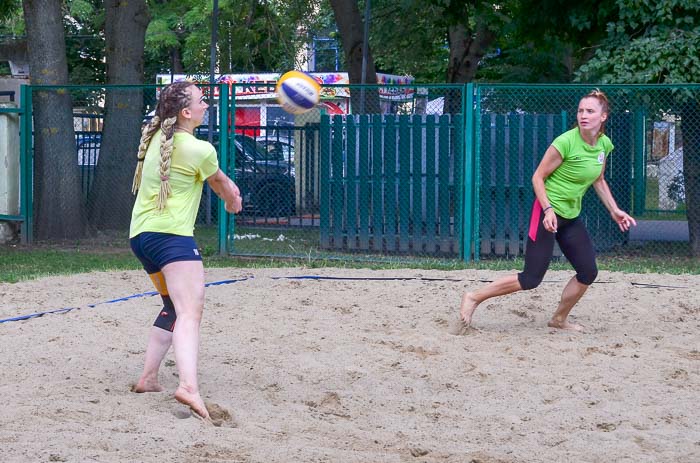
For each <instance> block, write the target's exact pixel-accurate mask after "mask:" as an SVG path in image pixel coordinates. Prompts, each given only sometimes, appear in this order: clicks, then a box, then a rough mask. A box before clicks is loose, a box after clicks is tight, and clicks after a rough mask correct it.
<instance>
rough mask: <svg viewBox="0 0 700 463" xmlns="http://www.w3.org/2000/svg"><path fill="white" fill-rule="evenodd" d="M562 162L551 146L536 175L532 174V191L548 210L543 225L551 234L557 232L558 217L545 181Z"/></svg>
mask: <svg viewBox="0 0 700 463" xmlns="http://www.w3.org/2000/svg"><path fill="white" fill-rule="evenodd" d="M562 162H564V160H563V159H562V157H561V154H559V151H558V150H557V149H556V148H555V147H554V146H553V145H550V146H549V148H547V151H545V152H544V156H543V157H542V160H541V161H540V164H539V165H538V166H537V169H536V170H535V173H534V174H532V189H533V190H534V192H535V196H536V197H537V201H539V203H540V206H542V209H546V211H545V214H544V220H543V221H542V223H543V224H544V228H545V230H547V231H550V232H556V231H557V216H556V214H555V213H554V209H552V208H551V207H550V206H551V204H550V203H549V199H548V198H547V191H546V190H545V188H544V181H545V180H546V179H547V177H549V176H550V175H552V172H554V171H555V170H556V169H557V167H559V166H560V165H561V163H562ZM548 208H549V209H548Z"/></svg>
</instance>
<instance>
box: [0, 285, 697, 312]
mask: <svg viewBox="0 0 700 463" xmlns="http://www.w3.org/2000/svg"><path fill="white" fill-rule="evenodd" d="M253 278H254V277H246V278H239V279H233V280H221V281H214V282H211V283H205V284H204V287H205V288H208V287H209V286H221V285H229V284H231V283H238V282H239V281H246V280H251V279H253ZM270 278H271V279H273V280H336V281H338V280H341V281H343V280H345V281H348V280H350V281H410V280H418V281H456V282H460V281H479V282H481V283H488V282H490V281H491V280H465V279H461V278H424V277H333V276H320V275H300V276H283V277H270ZM544 282H548V283H559V281H550V280H544V281H543V283H544ZM596 283H599V284H600V283H613V282H612V281H599V282H596ZM631 284H632V286H636V287H640V288H671V289H682V288H687V286H667V285H656V284H649V283H635V282H632V283H631ZM157 294H158V291H148V292H145V293H140V294H132V295H131V296H125V297H120V298H118V299H111V300H109V301H102V302H97V303H95V304H89V305H87V306H86V307H87V308H90V309H91V308H93V307H97V306H98V305H103V304H113V303H115V302H123V301H128V300H129V299H136V298H139V297H151V296H156V295H157ZM76 309H80V307H64V308H62V309H54V310H47V311H45V312H36V313H32V314H28V315H20V316H17V317H11V318H5V319H2V320H0V323H7V322H15V321H21V320H29V319H31V318H38V317H41V316H43V315H47V314H59V313H67V312H70V311H71V310H76Z"/></svg>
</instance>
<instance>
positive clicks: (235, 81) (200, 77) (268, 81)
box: [156, 72, 415, 100]
mask: <svg viewBox="0 0 700 463" xmlns="http://www.w3.org/2000/svg"><path fill="white" fill-rule="evenodd" d="M307 74H309V75H311V76H312V77H313V78H314V79H316V80H317V81H318V83H319V84H321V85H322V87H321V99H324V100H326V99H329V100H333V99H338V98H350V91H349V88H347V87H326V86H325V85H350V79H349V78H348V73H347V72H309V73H307ZM281 75H282V74H281V73H260V74H223V75H217V76H215V81H216V83H217V84H221V83H226V84H228V85H229V89H235V92H236V93H235V97H236V99H240V100H267V99H275V98H276V97H277V96H276V95H275V85H276V84H277V80H278V79H279V78H280V76H281ZM181 80H191V81H192V82H195V83H197V84H200V85H203V86H205V85H207V84H208V83H209V76H208V75H204V74H175V75H174V76H172V79H171V75H170V74H158V75H157V77H156V83H157V84H159V85H167V84H169V83H171V82H178V81H181ZM413 82H414V79H413V77H405V76H395V75H391V74H381V73H377V83H378V84H380V85H384V87H380V88H379V96H380V98H382V99H387V100H409V99H411V98H412V97H413V94H414V93H415V88H412V87H391V85H410V84H412V83H413ZM246 84H247V85H246ZM202 91H203V92H204V94H205V95H206V94H207V93H208V89H207V88H206V87H203V88H202ZM218 96H219V88H218V87H215V88H214V98H218Z"/></svg>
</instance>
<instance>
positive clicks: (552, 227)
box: [542, 208, 557, 233]
mask: <svg viewBox="0 0 700 463" xmlns="http://www.w3.org/2000/svg"><path fill="white" fill-rule="evenodd" d="M542 224H543V225H544V229H545V230H547V231H548V232H550V233H556V232H557V214H555V213H554V209H551V208H550V209H547V210H546V211H545V213H544V219H542Z"/></svg>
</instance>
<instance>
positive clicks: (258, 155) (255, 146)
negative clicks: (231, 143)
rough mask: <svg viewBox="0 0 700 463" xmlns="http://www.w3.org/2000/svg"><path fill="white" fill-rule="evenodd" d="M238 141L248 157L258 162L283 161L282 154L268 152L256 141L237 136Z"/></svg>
mask: <svg viewBox="0 0 700 463" xmlns="http://www.w3.org/2000/svg"><path fill="white" fill-rule="evenodd" d="M236 141H237V142H238V143H239V144H240V145H241V149H242V150H243V152H244V153H245V154H246V157H249V158H252V159H255V160H256V161H283V160H284V159H283V157H282V154H281V153H279V152H275V151H268V150H266V149H265V147H263V145H261V144H260V143H258V142H257V141H255V140H254V139H253V138H250V137H248V136H245V135H236Z"/></svg>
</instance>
